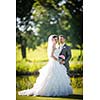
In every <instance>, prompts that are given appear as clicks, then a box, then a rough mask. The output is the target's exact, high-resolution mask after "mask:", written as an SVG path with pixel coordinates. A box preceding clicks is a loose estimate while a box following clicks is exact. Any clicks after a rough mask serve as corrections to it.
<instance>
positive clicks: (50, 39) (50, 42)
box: [47, 34, 57, 58]
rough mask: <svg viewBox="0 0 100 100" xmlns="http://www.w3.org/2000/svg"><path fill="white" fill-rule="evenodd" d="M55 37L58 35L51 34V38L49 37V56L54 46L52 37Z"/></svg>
mask: <svg viewBox="0 0 100 100" xmlns="http://www.w3.org/2000/svg"><path fill="white" fill-rule="evenodd" d="M53 38H57V35H55V34H54V35H50V36H49V38H48V48H47V51H48V58H50V54H51V51H52V47H53V42H52V39H53Z"/></svg>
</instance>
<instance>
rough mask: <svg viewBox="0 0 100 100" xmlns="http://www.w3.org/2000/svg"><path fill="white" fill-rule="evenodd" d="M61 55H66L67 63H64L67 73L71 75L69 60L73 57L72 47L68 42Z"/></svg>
mask: <svg viewBox="0 0 100 100" xmlns="http://www.w3.org/2000/svg"><path fill="white" fill-rule="evenodd" d="M59 55H64V56H65V64H64V65H65V67H66V68H67V73H68V75H69V60H70V58H71V48H70V47H69V46H67V45H66V44H64V45H63V47H62V49H61V52H60V54H59Z"/></svg>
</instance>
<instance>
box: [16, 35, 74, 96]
mask: <svg viewBox="0 0 100 100" xmlns="http://www.w3.org/2000/svg"><path fill="white" fill-rule="evenodd" d="M58 40H59V41H58ZM57 44H59V45H57ZM47 51H48V58H49V61H48V63H47V64H46V65H45V66H44V67H43V68H41V69H40V70H39V72H40V74H39V77H38V78H37V80H36V83H35V84H34V85H33V87H32V88H31V89H27V90H22V91H19V92H18V94H19V95H27V96H28V95H33V96H68V95H70V94H72V93H73V91H72V87H71V85H70V77H69V60H70V58H71V50H70V47H69V46H67V45H66V44H65V38H64V36H63V35H60V36H59V38H58V37H57V35H50V36H49V38H48V48H47ZM66 72H67V73H66Z"/></svg>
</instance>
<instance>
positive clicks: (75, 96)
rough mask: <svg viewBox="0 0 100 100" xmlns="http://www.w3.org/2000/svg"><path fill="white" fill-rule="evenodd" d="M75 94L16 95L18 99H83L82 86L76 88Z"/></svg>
mask: <svg viewBox="0 0 100 100" xmlns="http://www.w3.org/2000/svg"><path fill="white" fill-rule="evenodd" d="M73 92H74V94H73V95H70V96H67V97H40V96H19V95H18V94H17V95H16V100H83V99H82V98H83V95H82V94H83V93H82V88H80V89H74V91H73Z"/></svg>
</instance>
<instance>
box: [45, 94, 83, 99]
mask: <svg viewBox="0 0 100 100" xmlns="http://www.w3.org/2000/svg"><path fill="white" fill-rule="evenodd" d="M44 97H45V96H44ZM51 97H52V96H51ZM52 98H68V99H80V100H83V95H79V94H72V95H68V96H55V97H52Z"/></svg>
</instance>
